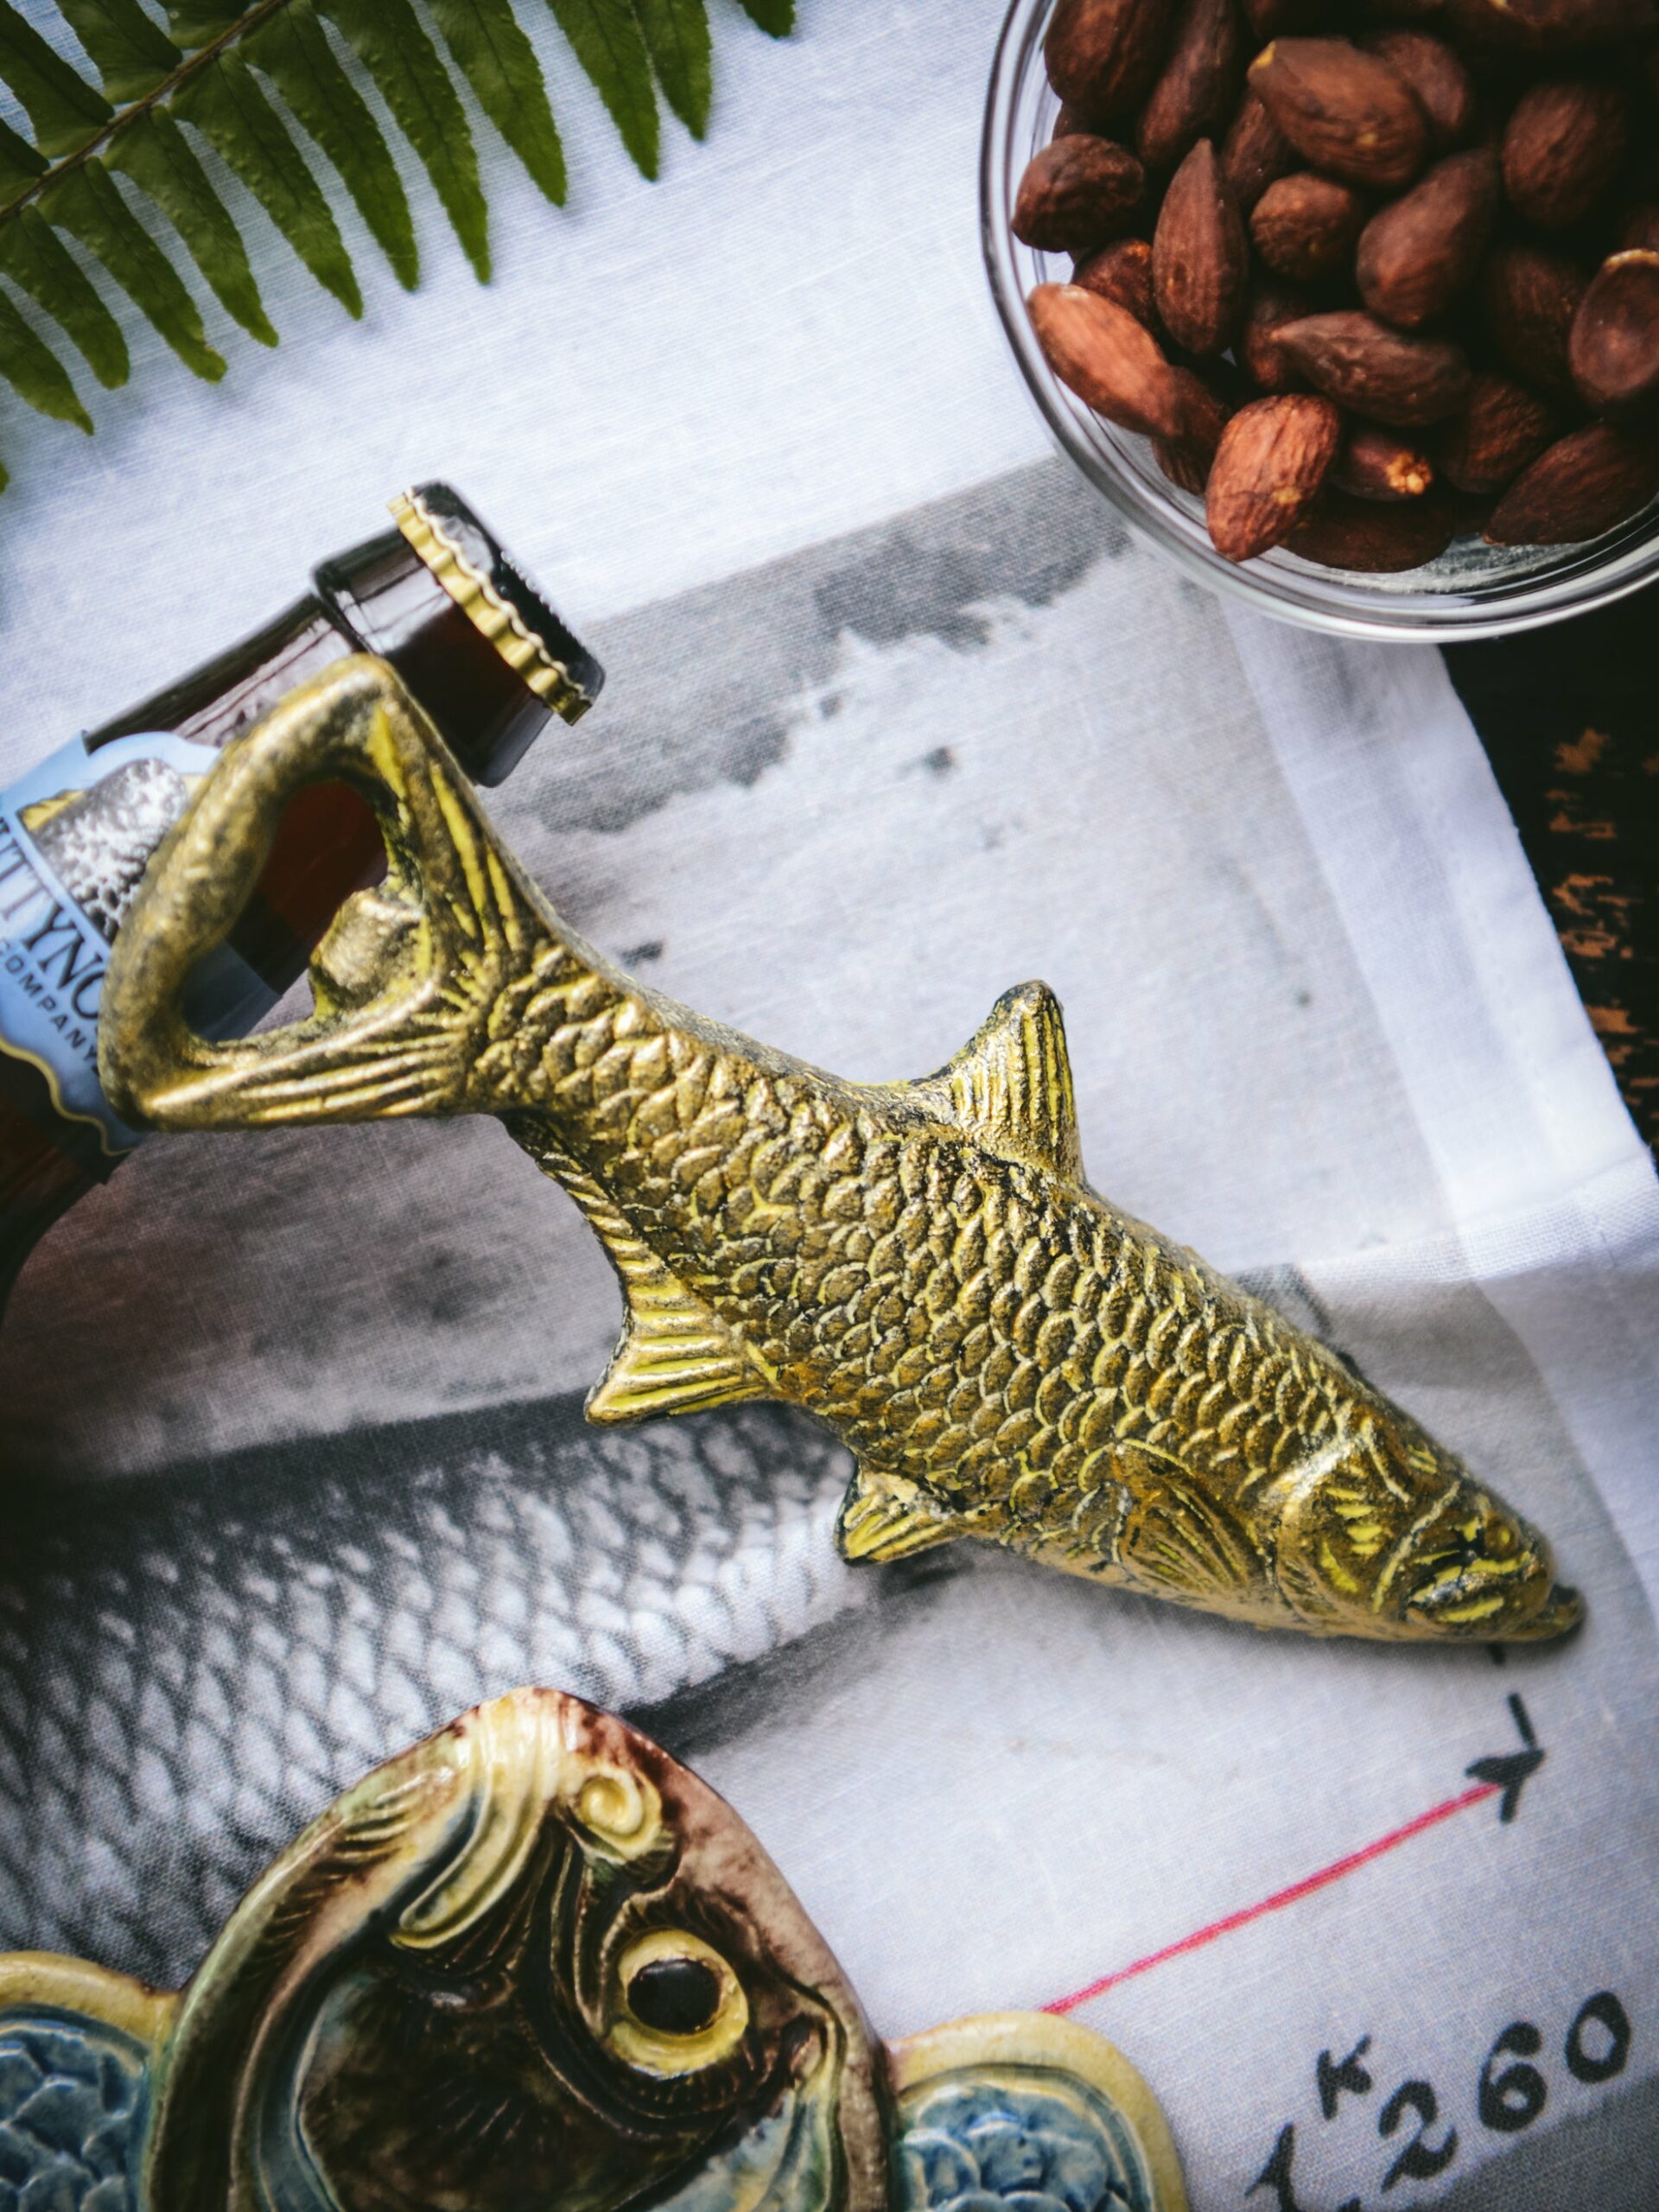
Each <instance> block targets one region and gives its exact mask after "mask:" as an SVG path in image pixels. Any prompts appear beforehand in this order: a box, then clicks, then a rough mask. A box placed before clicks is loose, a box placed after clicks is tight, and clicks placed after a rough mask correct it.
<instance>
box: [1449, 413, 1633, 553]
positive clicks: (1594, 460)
mask: <svg viewBox="0 0 1659 2212" xmlns="http://www.w3.org/2000/svg"><path fill="white" fill-rule="evenodd" d="M1656 490H1659V442H1656V441H1655V440H1654V439H1652V438H1650V437H1642V436H1638V435H1635V434H1634V433H1632V432H1630V431H1628V430H1622V429H1618V427H1617V426H1616V425H1615V424H1613V423H1591V424H1590V425H1589V426H1588V428H1587V429H1582V430H1572V431H1569V432H1568V434H1567V436H1566V437H1564V438H1558V439H1557V440H1556V441H1555V442H1554V445H1553V446H1549V447H1548V448H1546V449H1545V450H1544V451H1543V452H1542V453H1541V454H1540V455H1539V456H1538V458H1537V460H1536V461H1534V462H1533V463H1532V464H1531V466H1530V467H1528V468H1524V469H1523V470H1522V472H1521V474H1520V475H1519V476H1517V477H1516V480H1515V481H1514V483H1513V484H1511V485H1510V488H1509V490H1508V491H1507V492H1506V493H1504V494H1503V498H1502V499H1500V500H1499V501H1498V503H1497V506H1496V507H1494V508H1493V510H1492V513H1491V519H1490V520H1489V521H1488V523H1487V524H1486V542H1487V543H1488V544H1489V545H1576V544H1578V543H1580V542H1581V541H1582V540H1583V539H1585V538H1586V537H1600V536H1601V534H1602V532H1603V531H1605V530H1611V529H1612V527H1613V525H1614V524H1616V523H1621V522H1623V521H1624V519H1625V518H1626V517H1627V516H1630V515H1633V514H1634V513H1635V512H1637V509H1638V508H1639V507H1644V506H1645V505H1647V503H1648V501H1649V499H1651V498H1652V497H1653V495H1654V493H1655V491H1656Z"/></svg>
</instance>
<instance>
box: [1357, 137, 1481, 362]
mask: <svg viewBox="0 0 1659 2212" xmlns="http://www.w3.org/2000/svg"><path fill="white" fill-rule="evenodd" d="M1497 197H1498V194H1497V162H1496V161H1495V160H1494V159H1493V158H1492V156H1491V153H1490V152H1489V151H1488V150H1487V149H1486V148H1485V147H1484V146H1477V147H1473V148H1471V149H1470V150H1469V151H1468V152H1467V153H1463V154H1448V155H1447V156H1446V159H1445V160H1444V161H1443V162H1435V164H1434V166H1433V168H1432V169H1430V170H1429V171H1428V173H1427V175H1426V176H1423V177H1420V178H1419V180H1418V181H1417V182H1416V183H1415V184H1414V185H1413V187H1412V188H1411V190H1410V191H1409V192H1408V193H1404V194H1402V195H1401V197H1400V198H1399V199H1398V200H1390V202H1389V205H1388V206H1387V207H1384V208H1382V209H1381V210H1380V211H1379V212H1378V213H1376V214H1375V215H1373V216H1372V218H1371V219H1370V222H1369V223H1367V225H1366V226H1365V229H1364V232H1363V234H1362V236H1361V238H1360V241H1359V251H1358V253H1357V256H1356V257H1355V274H1356V276H1357V278H1358V282H1359V296H1360V297H1361V299H1363V301H1364V302H1365V304H1366V306H1367V307H1368V308H1370V310H1371V313H1372V314H1373V315H1381V316H1382V317H1383V320H1384V321H1386V322H1392V323H1395V324H1397V325H1398V326H1399V327H1400V328H1401V329H1402V330H1416V329H1418V328H1420V327H1421V325H1422V324H1424V323H1426V322H1430V321H1433V318H1434V317H1435V316H1436V315H1440V314H1443V313H1444V312H1445V310H1446V308H1448V307H1450V306H1451V304H1452V301H1453V300H1455V299H1456V298H1457V296H1458V295H1459V292H1462V291H1465V290H1466V289H1468V287H1469V285H1470V284H1471V283H1473V281H1474V278H1475V274H1476V271H1477V270H1478V269H1479V267H1480V263H1481V257H1482V256H1483V255H1484V252H1485V251H1486V246H1487V241H1488V240H1489V239H1490V238H1491V234H1492V226H1493V224H1494V223H1495V222H1496V221H1497Z"/></svg>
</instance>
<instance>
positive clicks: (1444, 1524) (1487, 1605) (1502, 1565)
mask: <svg viewBox="0 0 1659 2212" xmlns="http://www.w3.org/2000/svg"><path fill="white" fill-rule="evenodd" d="M1280 1490H1281V1512H1280V1516H1279V1520H1278V1536H1277V1547H1276V1554H1275V1580H1276V1582H1277V1584H1278V1586H1279V1589H1280V1591H1281V1593H1282V1595H1283V1596H1284V1597H1285V1599H1287V1602H1288V1603H1289V1605H1290V1606H1291V1608H1292V1610H1293V1611H1294V1612H1295V1613H1296V1614H1297V1615H1298V1617H1299V1618H1300V1620H1301V1621H1302V1622H1303V1623H1304V1624H1306V1626H1307V1627H1309V1628H1311V1629H1314V1630H1319V1631H1322V1632H1324V1633H1325V1634H1329V1635H1343V1636H1364V1637H1379V1638H1386V1639H1390V1640H1402V1641H1412V1640H1421V1641H1433V1642H1442V1643H1459V1642H1463V1643H1468V1642H1474V1643H1501V1642H1506V1641H1510V1640H1517V1641H1526V1642H1534V1643H1540V1642H1543V1641H1545V1640H1546V1639H1548V1638H1549V1637H1557V1636H1562V1635H1565V1634H1566V1633H1567V1630H1570V1629H1573V1628H1575V1627H1576V1626H1577V1625H1578V1624H1579V1622H1580V1620H1581V1619H1582V1618H1583V1613H1584V1606H1583V1601H1582V1599H1580V1597H1579V1594H1578V1592H1576V1591H1573V1590H1570V1589H1568V1588H1567V1587H1566V1586H1564V1585H1562V1584H1560V1583H1559V1582H1558V1581H1557V1580H1556V1579H1555V1562H1554V1555H1553V1554H1552V1552H1551V1549H1550V1546H1549V1542H1548V1539H1547V1538H1546V1537H1545V1535H1543V1533H1542V1531H1541V1530H1540V1529H1536V1528H1535V1527H1534V1526H1533V1524H1532V1523H1531V1522H1529V1521H1528V1520H1526V1519H1524V1518H1523V1517H1522V1516H1521V1515H1520V1514H1519V1513H1517V1512H1516V1511H1515V1510H1514V1509H1513V1508H1512V1507H1510V1506H1509V1505H1507V1504H1506V1503H1504V1501H1503V1499H1502V1498H1501V1497H1498V1496H1497V1493H1496V1492H1495V1491H1491V1490H1489V1489H1488V1488H1487V1487H1486V1486H1485V1484H1483V1483H1480V1482H1478V1481H1477V1480H1476V1479H1475V1478H1474V1477H1473V1476H1472V1475H1471V1472H1470V1471H1469V1469H1468V1468H1467V1467H1466V1466H1465V1465H1464V1463H1463V1461H1462V1460H1460V1459H1458V1458H1457V1457H1456V1456H1455V1454H1453V1453H1452V1452H1447V1451H1446V1450H1444V1449H1443V1448H1442V1447H1441V1446H1440V1445H1438V1444H1436V1443H1435V1442H1434V1440H1433V1438H1432V1437H1430V1436H1429V1435H1428V1434H1427V1433H1426V1432H1425V1431H1424V1430H1423V1429H1421V1427H1419V1426H1418V1425H1417V1423H1416V1422H1415V1421H1413V1420H1412V1419H1411V1418H1410V1416H1409V1415H1408V1414H1404V1413H1402V1412H1401V1410H1400V1409H1399V1408H1398V1407H1395V1406H1393V1405H1390V1404H1389V1402H1388V1401H1386V1400H1384V1399H1380V1398H1379V1399H1376V1401H1375V1402H1372V1403H1370V1404H1368V1405H1367V1406H1366V1408H1364V1410H1363V1412H1362V1413H1361V1414H1360V1415H1359V1417H1358V1419H1357V1421H1356V1422H1355V1424H1354V1425H1353V1427H1351V1429H1349V1430H1347V1431H1346V1432H1345V1433H1343V1434H1341V1435H1340V1436H1339V1437H1338V1438H1337V1439H1336V1440H1334V1441H1333V1442H1331V1443H1328V1444H1327V1445H1325V1446H1324V1447H1323V1448H1322V1449H1321V1451H1320V1452H1319V1454H1318V1455H1317V1457H1316V1458H1315V1459H1313V1460H1312V1461H1310V1462H1308V1463H1305V1464H1304V1465H1301V1466H1300V1467H1298V1468H1296V1469H1294V1471H1292V1472H1291V1473H1290V1474H1289V1475H1288V1476H1287V1478H1284V1480H1283V1481H1282V1483H1281V1485H1280Z"/></svg>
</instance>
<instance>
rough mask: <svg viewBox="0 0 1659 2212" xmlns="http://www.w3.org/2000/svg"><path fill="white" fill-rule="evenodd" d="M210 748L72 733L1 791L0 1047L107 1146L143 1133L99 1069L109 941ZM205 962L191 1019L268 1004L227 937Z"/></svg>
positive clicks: (156, 737) (227, 1025)
mask: <svg viewBox="0 0 1659 2212" xmlns="http://www.w3.org/2000/svg"><path fill="white" fill-rule="evenodd" d="M218 758H219V755H218V753H217V752H216V751H215V750H214V748H213V747H212V746H210V745H197V744H194V743H193V742H192V741H190V740H189V739H188V738H181V737H175V736H173V735H171V734H169V733H168V732H166V731H162V732H160V733H157V734H145V735H142V736H137V737H123V738H118V739H117V740H116V741H114V743H112V744H110V745H102V746H99V748H98V749H97V751H96V752H93V753H89V752H88V751H87V750H86V745H85V743H84V742H83V741H81V740H80V739H79V738H76V739H75V740H74V741H73V743H71V744H68V745H66V746H64V747H61V748H60V750H59V751H58V752H56V753H51V754H50V755H48V758H47V759H46V760H42V761H41V762H39V763H38V764H37V765H36V766H35V767H34V768H32V769H30V771H29V773H28V774H27V775H26V776H24V777H23V778H22V779H21V781H19V782H17V783H15V784H13V785H11V786H10V789H9V790H7V791H0V1052H10V1053H12V1054H13V1055H15V1056H16V1058H20V1059H25V1060H29V1061H30V1062H32V1063H33V1065H35V1067H37V1068H38V1069H39V1070H40V1071H41V1074H42V1075H44V1076H45V1077H46V1080H47V1083H48V1086H49V1087H50V1089H51V1092H52V1099H53V1103H54V1105H55V1106H56V1108H57V1109H58V1111H59V1112H60V1114H62V1115H63V1116H64V1117H65V1118H66V1119H67V1120H68V1121H71V1122H79V1123H82V1124H85V1125H86V1126H87V1127H89V1128H91V1129H92V1131H94V1132H96V1135H97V1140H98V1143H99V1149H100V1151H101V1152H102V1154H103V1155H104V1157H105V1159H106V1160H118V1159H120V1158H121V1157H122V1155H123V1154H125V1153H128V1152H130V1151H131V1149H132V1147H134V1146H135V1145H136V1144H137V1143H138V1142H140V1141H141V1138H142V1135H143V1133H142V1131H140V1130H137V1129H133V1128H128V1126H127V1125H126V1123H125V1122H123V1121H121V1120H120V1119H119V1118H118V1116H117V1115H116V1114H115V1112H114V1111H113V1109H111V1106H110V1103H109V1102H108V1100H107V1099H106V1098H105V1096H104V1093H103V1090H102V1089H101V1088H100V1086H99V1080H98V1014H99V1001H100V998H101V996H102V994H103V988H104V976H105V970H106V969H107V968H108V965H109V957H110V947H111V944H113V943H114V942H115V935H116V931H118V929H119V927H120V925H121V920H122V917H123V916H124V914H125V912H126V911H127V907H128V906H129V905H130V902H131V899H132V896H133V893H135V892H136V891H137V888H138V884H139V880H140V879H141V878H142V876H143V873H144V869H145V867H146V865H147V864H148V862H149V856H150V855H151V854H152V853H153V852H154V851H155V849H156V846H157V845H159V844H160V843H161V842H162V838H163V837H164V836H166V834H167V832H168V829H171V827H172V825H173V823H175V821H176V820H177V819H178V817H179V816H180V815H181V813H182V812H183V810H184V808H185V804H186V802H187V801H188V799H189V798H190V795H191V792H192V791H193V790H194V787H195V785H196V784H197V783H199V782H200V779H201V778H202V777H203V776H204V775H205V774H206V773H207V770H208V769H209V768H211V767H212V766H213V763H214V761H215V760H217V759H218ZM206 966H207V973H206V974H205V975H204V976H202V977H201V978H200V979H199V982H200V983H201V984H202V985H203V986H204V988H193V991H192V995H191V996H192V1005H191V1008H190V1014H191V1019H192V1020H193V1021H194V1024H195V1026H196V1027H197V1028H198V1029H199V1030H200V1031H201V1032H202V1033H205V1034H211V1033H213V1028H214V1027H219V1031H220V1033H230V1032H231V1031H232V1029H233V1028H234V1027H236V1026H237V1024H238V1022H246V1021H247V1020H249V1019H250V1018H252V1019H255V1020H257V1017H258V1015H259V1014H261V1013H263V1012H264V1011H266V1010H267V1009H268V1008H269V1007H270V1005H271V1004H272V1002H273V998H274V994H273V993H271V992H270V990H269V989H267V988H265V986H264V984H263V983H261V982H260V981H259V979H258V978H257V976H255V974H254V972H253V970H252V969H251V968H250V967H249V966H248V965H247V963H246V962H245V961H244V960H242V959H241V958H240V957H238V955H237V954H236V953H234V952H232V950H230V949H229V948H228V947H222V948H221V949H220V950H219V952H218V953H216V954H214V955H213V957H212V961H211V963H206ZM215 1014H218V1015H219V1016H220V1017H221V1020H220V1021H219V1022H215V1021H214V1019H213V1017H214V1015H215Z"/></svg>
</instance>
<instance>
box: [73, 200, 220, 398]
mask: <svg viewBox="0 0 1659 2212" xmlns="http://www.w3.org/2000/svg"><path fill="white" fill-rule="evenodd" d="M39 205H40V210H41V214H42V215H44V216H45V218H46V219H47V221H48V223H53V224H55V225H56V226H57V228H58V229H59V230H60V231H67V232H68V233H69V235H70V236H71V238H79V240H80V243H81V244H82V245H84V246H85V247H86V251H88V252H89V253H91V254H93V255H95V256H96V257H97V258H98V259H99V261H101V262H102V263H103V264H104V266H105V268H106V269H107V270H109V272H110V274H111V277H114V279H115V281H116V283H118V285H119V286H120V287H121V289H122V290H123V291H124V292H125V293H126V294H127V296H128V297H129V298H130V300H131V301H132V302H133V304H134V306H135V307H137V308H139V309H141V310H142V312H143V314H144V315H148V316H149V320H150V321H151V322H153V323H154V324H155V326H156V329H157V330H159V331H160V332H161V334H162V337H163V338H165V339H166V340H167V342H168V345H169V346H171V347H172V348H173V351H174V352H175V353H176V354H177V355H178V357H179V359H181V361H182V362H183V363H184V365H185V366H186V367H187V368H188V369H193V370H194V372H195V373H196V374H197V376H199V377H204V378H206V379H207V382H208V383H209V384H216V383H217V382H218V381H219V378H220V377H222V376H223V375H224V373H225V363H224V359H223V358H222V357H221V356H220V355H219V354H218V353H215V352H214V351H213V347H212V346H210V345H209V344H208V343H207V333H206V332H205V331H204V330H203V329H202V327H201V315H200V312H199V310H198V308H197V307H196V303H195V302H194V300H193V299H192V298H191V296H190V295H189V293H188V292H187V291H186V289H184V283H183V280H182V279H181V277H180V276H179V273H178V271H177V270H175V268H174V266H173V264H172V263H171V262H170V261H169V260H168V257H167V256H166V255H165V254H164V253H163V252H162V249H161V248H160V246H158V245H156V241H155V239H154V238H151V236H150V235H149V232H148V231H147V230H146V229H145V228H144V226H143V224H142V223H141V222H140V221H139V220H138V218H137V216H136V215H135V214H134V213H133V212H132V210H131V208H130V207H128V205H127V203H126V201H125V200H124V199H123V198H122V197H121V190H120V187H119V186H118V184H117V183H116V181H115V179H114V178H113V177H112V176H111V175H110V173H109V171H108V170H107V169H106V168H105V166H104V164H103V162H100V161H98V160H95V159H94V160H89V161H85V162H81V164H80V165H79V168H72V169H67V170H66V171H65V172H64V174H63V175H61V176H60V177H59V178H58V179H57V181H55V183H53V184H49V185H48V186H47V188H46V189H45V190H44V191H43V192H42V193H41V197H40V202H39Z"/></svg>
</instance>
